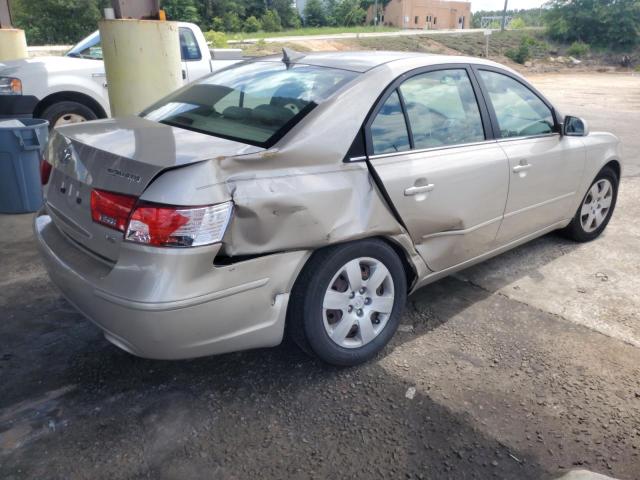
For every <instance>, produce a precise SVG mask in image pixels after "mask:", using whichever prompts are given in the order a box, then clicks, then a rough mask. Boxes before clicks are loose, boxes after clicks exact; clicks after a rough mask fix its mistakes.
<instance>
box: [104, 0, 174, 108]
mask: <svg viewBox="0 0 640 480" xmlns="http://www.w3.org/2000/svg"><path fill="white" fill-rule="evenodd" d="M111 3H112V5H113V8H114V10H115V13H116V19H115V20H102V21H100V24H99V27H100V36H101V38H102V53H103V56H104V66H105V71H106V74H107V85H108V88H109V103H110V104H111V114H112V115H113V116H124V115H133V114H137V113H139V112H140V111H142V110H143V109H144V108H145V107H148V106H149V105H151V104H152V103H154V102H156V101H157V100H159V99H160V98H162V97H164V96H166V95H168V94H169V93H171V92H173V91H174V90H176V89H178V88H180V87H181V86H182V84H183V79H182V61H181V59H180V40H179V35H178V25H177V23H175V22H166V21H160V20H157V19H158V17H159V13H160V4H159V3H160V2H159V1H158V0H112V2H111Z"/></svg>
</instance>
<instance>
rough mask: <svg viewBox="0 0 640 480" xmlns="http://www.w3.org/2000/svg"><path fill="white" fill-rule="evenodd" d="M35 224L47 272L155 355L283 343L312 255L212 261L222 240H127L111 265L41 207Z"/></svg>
mask: <svg viewBox="0 0 640 480" xmlns="http://www.w3.org/2000/svg"><path fill="white" fill-rule="evenodd" d="M34 230H35V236H36V239H37V243H38V247H39V249H40V252H41V254H42V256H43V259H44V263H45V265H46V268H47V270H48V272H49V275H50V277H51V279H52V281H53V282H54V283H55V284H56V285H57V286H58V287H59V288H60V290H61V291H62V293H63V294H64V296H65V297H66V298H67V299H68V300H69V302H70V303H72V304H73V305H74V306H75V307H76V308H77V309H78V310H79V311H80V312H82V313H83V314H84V315H85V316H86V317H88V318H89V319H90V320H91V321H92V322H94V323H95V324H96V325H98V327H100V328H101V329H102V330H103V331H104V334H105V337H106V338H107V339H108V340H109V341H110V342H112V343H113V344H115V345H117V346H118V347H120V348H122V349H124V350H126V351H128V352H130V353H132V354H134V355H138V356H141V357H146V358H155V359H179V358H191V357H199V356H205V355H213V354H219V353H226V352H232V351H237V350H245V349H250V348H259V347H271V346H275V345H278V344H279V343H280V342H281V341H282V336H283V333H284V323H285V317H286V311H287V304H288V300H289V292H290V290H291V287H292V285H293V282H294V280H295V278H296V276H297V274H298V272H299V271H300V269H301V268H302V266H303V264H304V262H305V261H306V259H307V257H308V255H309V253H308V252H306V251H296V252H288V253H281V254H273V255H267V256H264V257H259V258H255V259H252V260H247V261H243V262H239V263H236V264H233V265H230V266H224V267H215V266H214V265H213V259H214V257H215V254H216V253H217V251H218V249H219V245H212V246H209V247H199V248H193V249H155V248H152V247H141V246H139V245H133V244H123V247H122V251H121V253H120V257H119V260H118V262H117V263H116V264H115V265H110V264H108V263H106V262H104V261H103V260H101V259H98V258H94V257H92V256H91V255H90V254H89V253H86V252H85V251H82V250H81V249H80V247H77V246H76V245H75V244H74V243H72V241H71V240H70V239H68V238H67V237H66V236H65V235H64V234H62V233H61V232H60V230H58V228H57V227H56V226H55V224H54V223H53V222H52V220H51V218H50V217H49V216H48V215H47V214H46V213H45V212H44V211H41V212H40V213H39V214H38V215H37V216H36V218H35V221H34ZM187 292H190V293H188V294H187Z"/></svg>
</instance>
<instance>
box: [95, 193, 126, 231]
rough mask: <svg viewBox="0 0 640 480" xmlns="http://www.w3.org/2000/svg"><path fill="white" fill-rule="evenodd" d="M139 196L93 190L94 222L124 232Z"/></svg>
mask: <svg viewBox="0 0 640 480" xmlns="http://www.w3.org/2000/svg"><path fill="white" fill-rule="evenodd" d="M136 200H137V198H136V197H132V196H131V195H122V194H119V193H112V192H105V191H104V190H92V191H91V218H92V219H93V221H94V222H97V223H101V224H102V225H106V226H107V227H111V228H113V229H115V230H120V231H121V232H124V231H125V230H126V228H127V223H128V221H129V215H131V210H133V206H134V205H135V203H136Z"/></svg>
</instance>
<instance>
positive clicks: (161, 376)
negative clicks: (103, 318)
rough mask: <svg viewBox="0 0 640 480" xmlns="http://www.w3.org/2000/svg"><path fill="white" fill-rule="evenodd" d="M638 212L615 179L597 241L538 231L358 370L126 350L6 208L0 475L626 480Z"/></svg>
mask: <svg viewBox="0 0 640 480" xmlns="http://www.w3.org/2000/svg"><path fill="white" fill-rule="evenodd" d="M543 89H544V88H543ZM569 106H571V105H569ZM585 108H586V107H585ZM565 110H566V111H567V112H568V110H567V109H565ZM587 113H588V112H587ZM585 116H587V118H589V116H588V115H586V114H585ZM620 128H621V130H620V131H619V132H618V131H617V130H615V131H616V133H619V134H620V135H621V136H624V135H629V134H630V131H627V130H624V129H625V128H626V129H629V130H631V129H633V125H627V124H625V125H622V122H621V123H620ZM627 153H629V151H628V150H627ZM636 153H637V152H636ZM635 158H636V159H637V157H635ZM638 205H640V178H626V179H625V180H624V183H623V188H622V191H621V197H620V203H619V205H618V210H617V212H616V215H615V216H614V219H613V221H612V223H611V225H610V228H609V229H608V230H607V232H606V234H605V235H604V236H603V237H602V238H601V239H600V240H598V241H596V242H593V243H591V244H588V245H580V246H578V245H575V244H572V243H570V242H568V241H566V240H563V239H561V238H559V237H558V236H556V235H548V236H546V237H543V238H541V239H538V240H536V241H534V242H532V243H530V244H528V245H525V246H523V247H520V248H518V249H516V250H514V251H512V252H510V253H508V254H506V255H503V256H501V257H498V258H496V259H494V260H491V261H489V262H486V263H484V264H482V265H478V266H476V267H474V268H473V269H471V270H467V271H465V272H462V273H460V274H458V275H456V276H455V277H452V278H448V279H445V280H442V281H440V282H437V283H435V284H433V285H431V286H429V287H426V288H424V289H422V290H420V291H418V292H417V293H416V294H414V295H413V296H412V297H411V299H410V302H409V304H408V306H407V311H406V313H405V315H404V317H403V325H402V326H401V329H400V331H399V332H398V334H397V335H396V337H395V338H394V340H393V342H392V343H391V345H390V346H389V347H388V348H387V349H386V351H385V352H384V353H383V354H381V355H380V356H379V357H378V358H377V359H375V360H374V361H372V362H370V363H369V364H367V365H364V366H361V367H357V368H351V369H337V368H332V367H328V366H325V365H323V364H320V363H319V362H317V361H315V360H312V359H309V358H307V357H305V356H304V355H303V354H301V353H300V352H299V351H298V350H297V349H295V348H294V347H291V346H288V345H283V346H280V347H277V348H274V349H267V350H257V351H251V352H242V353H236V354H230V355H223V356H218V357H211V358H204V359H197V360H189V361H180V362H158V361H150V360H144V359H139V358H136V357H133V356H130V355H128V354H126V353H125V352H122V351H120V350H118V349H117V348H116V347H114V346H112V345H110V344H109V343H108V342H107V341H106V340H104V339H103V337H102V336H101V335H100V333H99V332H98V331H97V330H96V328H94V327H93V326H92V324H91V323H90V322H88V321H87V320H85V319H83V318H82V317H81V316H80V315H79V314H77V313H76V312H74V310H73V308H72V307H71V306H70V305H69V304H68V303H67V302H66V301H64V300H63V299H62V298H61V297H60V295H59V293H58V292H57V291H56V290H55V288H54V287H53V286H52V285H51V283H50V282H49V280H48V278H47V277H46V275H45V274H44V271H43V269H42V267H41V266H40V263H39V261H38V257H37V254H36V251H35V246H34V245H33V241H32V236H31V231H30V221H31V216H30V215H21V216H6V215H5V216H2V215H0V252H1V253H0V255H1V257H0V258H1V259H2V261H1V262H0V478H2V479H22V478H34V479H81V478H83V479H84V478H87V479H103V478H104V479H124V478H133V479H137V478H153V479H186V478H189V479H199V478H207V479H209V478H220V479H245V478H257V477H260V478H350V477H353V478H365V479H374V478H429V479H440V478H452V479H463V478H479V479H483V478H504V479H529V478H531V479H546V478H555V477H557V476H559V475H562V474H564V473H566V472H567V471H568V470H570V469H574V468H582V469H588V470H592V471H596V472H600V473H604V474H607V475H610V476H614V477H617V478H620V479H629V480H632V479H637V478H639V477H640V381H639V380H638V379H639V378H640V349H639V348H638V346H639V345H640V343H638V342H639V341H640V327H639V325H640V322H639V320H640V319H639V314H638V312H639V311H640V310H639V308H638V307H639V306H640V299H639V298H638V293H637V292H638V291H640V289H639V288H638V278H639V275H638V273H640V272H638V269H639V268H640V249H639V248H638V240H640V238H639V237H640V227H639V226H638V225H637V218H638V216H639V215H640V207H638Z"/></svg>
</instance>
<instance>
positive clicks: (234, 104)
mask: <svg viewBox="0 0 640 480" xmlns="http://www.w3.org/2000/svg"><path fill="white" fill-rule="evenodd" d="M357 75H358V73H356V72H351V71H347V70H339V69H333V68H325V67H317V66H311V65H291V66H289V68H287V66H286V65H285V64H284V63H280V62H252V63H244V64H239V65H238V66H235V67H232V68H229V69H225V70H222V71H220V72H217V73H215V74H213V75H211V76H210V77H207V78H205V79H201V80H199V81H197V82H195V83H192V84H190V85H188V86H186V87H184V88H182V89H181V90H178V91H177V92H175V93H173V94H172V95H169V96H168V97H166V98H164V99H163V100H161V101H159V102H158V103H156V104H155V105H153V106H152V107H150V108H149V109H147V110H146V111H145V112H143V113H142V116H143V117H145V118H147V119H149V120H153V121H156V122H160V123H164V124H167V125H172V126H175V127H180V128H185V129H188V130H195V131H197V132H201V133H206V134H209V135H213V136H217V137H223V138H229V139H231V140H236V141H240V142H243V143H248V144H251V145H257V146H261V147H269V146H271V145H272V144H273V143H275V142H276V141H277V140H278V139H279V138H280V137H282V135H284V134H285V133H286V132H287V131H289V130H290V129H291V128H292V127H293V126H294V125H295V124H296V123H298V122H299V121H300V120H301V119H302V118H303V117H304V116H305V115H306V114H307V113H309V112H310V111H311V110H312V109H313V108H314V107H315V106H316V105H318V103H320V102H322V101H323V100H325V99H326V98H328V97H329V96H330V95H331V94H333V93H334V92H335V91H336V90H338V89H339V88H340V87H341V86H343V85H344V84H346V83H347V82H349V81H350V80H352V79H353V78H355V77H356V76H357Z"/></svg>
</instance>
